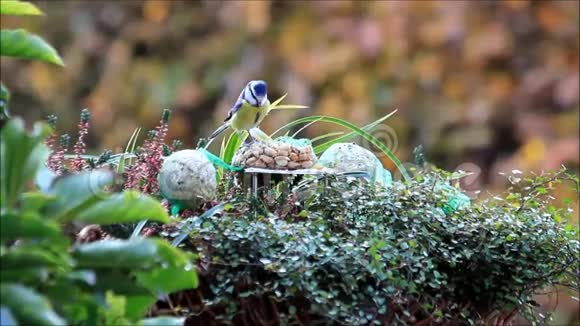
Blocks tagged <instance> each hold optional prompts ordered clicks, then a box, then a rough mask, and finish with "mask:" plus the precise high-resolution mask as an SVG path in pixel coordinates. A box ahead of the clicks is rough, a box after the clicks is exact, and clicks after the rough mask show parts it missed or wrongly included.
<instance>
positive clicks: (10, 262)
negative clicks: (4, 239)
mask: <svg viewBox="0 0 580 326" xmlns="http://www.w3.org/2000/svg"><path fill="white" fill-rule="evenodd" d="M0 262H1V263H2V270H3V272H4V271H5V270H9V269H24V268H34V267H44V266H46V267H58V266H66V265H68V262H67V261H64V260H63V259H62V258H60V257H58V256H56V255H55V254H52V253H51V252H50V251H48V250H44V249H40V248H28V247H16V248H13V249H11V250H8V252H6V253H3V254H2V256H0Z"/></svg>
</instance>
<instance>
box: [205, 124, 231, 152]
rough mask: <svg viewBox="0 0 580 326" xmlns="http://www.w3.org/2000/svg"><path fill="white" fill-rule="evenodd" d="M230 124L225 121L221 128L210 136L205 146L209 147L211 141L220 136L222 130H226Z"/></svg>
mask: <svg viewBox="0 0 580 326" xmlns="http://www.w3.org/2000/svg"><path fill="white" fill-rule="evenodd" d="M228 127H229V125H228V124H227V123H224V124H223V125H221V126H220V127H219V128H217V129H216V130H215V131H214V132H213V133H212V134H211V135H210V136H209V137H208V142H207V144H206V145H205V148H206V149H207V148H208V147H209V145H210V144H211V142H212V141H213V140H214V139H215V138H216V137H217V136H219V135H220V134H221V133H222V132H224V131H226V129H228Z"/></svg>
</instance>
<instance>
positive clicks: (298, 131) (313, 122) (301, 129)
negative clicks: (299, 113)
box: [292, 120, 320, 138]
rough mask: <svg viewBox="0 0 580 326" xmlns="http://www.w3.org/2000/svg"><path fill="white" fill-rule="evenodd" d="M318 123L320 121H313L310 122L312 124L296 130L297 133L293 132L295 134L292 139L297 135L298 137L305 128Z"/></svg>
mask: <svg viewBox="0 0 580 326" xmlns="http://www.w3.org/2000/svg"><path fill="white" fill-rule="evenodd" d="M318 121H320V120H314V121H312V122H309V123H307V124H305V125H304V126H303V127H302V128H300V129H298V130H297V131H296V132H295V133H294V134H293V135H292V138H296V136H297V135H298V134H299V133H300V132H302V131H303V130H304V129H306V128H308V127H310V126H311V125H313V124H315V123H317V122H318Z"/></svg>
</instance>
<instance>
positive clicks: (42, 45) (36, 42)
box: [0, 29, 64, 66]
mask: <svg viewBox="0 0 580 326" xmlns="http://www.w3.org/2000/svg"><path fill="white" fill-rule="evenodd" d="M0 55H1V56H6V57H15V58H20V59H29V60H37V61H44V62H48V63H52V64H56V65H59V66H64V63H63V62H62V59H61V58H60V56H59V55H58V53H57V52H56V50H55V49H54V48H53V47H52V46H51V45H50V44H48V43H46V41H45V40H44V39H42V38H41V37H40V36H38V35H34V34H31V33H29V32H27V31H25V30H23V29H16V30H1V31H0Z"/></svg>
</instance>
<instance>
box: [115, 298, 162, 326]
mask: <svg viewBox="0 0 580 326" xmlns="http://www.w3.org/2000/svg"><path fill="white" fill-rule="evenodd" d="M155 301H157V297H156V296H153V295H149V296H146V295H132V296H127V297H126V301H125V317H127V318H128V319H131V320H138V319H140V318H143V316H145V314H146V313H147V310H149V307H151V306H152V305H153V304H154V303H155ZM160 325H164V324H160Z"/></svg>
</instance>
